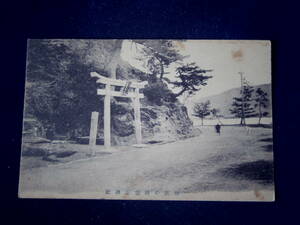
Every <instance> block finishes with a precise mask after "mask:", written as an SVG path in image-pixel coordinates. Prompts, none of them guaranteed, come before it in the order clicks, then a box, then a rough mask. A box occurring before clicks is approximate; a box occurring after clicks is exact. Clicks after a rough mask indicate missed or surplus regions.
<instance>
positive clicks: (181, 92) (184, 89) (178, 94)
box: [174, 88, 186, 98]
mask: <svg viewBox="0 0 300 225" xmlns="http://www.w3.org/2000/svg"><path fill="white" fill-rule="evenodd" d="M185 91H186V88H183V89H182V90H181V91H180V92H179V93H177V94H174V95H175V98H177V97H178V96H180V95H182V94H183V93H184V92H185Z"/></svg>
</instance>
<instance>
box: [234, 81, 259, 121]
mask: <svg viewBox="0 0 300 225" xmlns="http://www.w3.org/2000/svg"><path fill="white" fill-rule="evenodd" d="M253 91H254V89H253V87H252V86H250V85H249V84H247V83H246V82H244V84H243V86H242V89H241V96H240V97H234V98H233V103H232V108H231V109H230V112H231V113H232V114H234V115H235V117H237V118H241V122H240V125H242V126H243V125H246V118H249V117H253V116H255V115H256V113H255V110H254V108H253V106H252V104H251V102H252V93H253Z"/></svg>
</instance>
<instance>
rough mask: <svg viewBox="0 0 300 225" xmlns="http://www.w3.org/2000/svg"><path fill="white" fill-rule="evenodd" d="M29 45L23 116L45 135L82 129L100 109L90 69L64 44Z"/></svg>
mask: <svg viewBox="0 0 300 225" xmlns="http://www.w3.org/2000/svg"><path fill="white" fill-rule="evenodd" d="M29 44H30V46H29V52H28V66H27V86H26V104H25V115H26V116H29V117H30V116H33V117H35V118H37V119H38V120H39V121H41V122H42V124H43V126H44V127H45V128H46V129H47V130H48V133H53V132H57V133H65V132H66V131H70V130H74V129H76V128H81V129H84V127H82V124H83V123H87V124H88V122H85V121H89V120H90V113H91V112H92V111H95V110H97V111H99V109H100V108H101V107H100V102H99V97H98V96H97V95H96V93H95V91H96V84H95V82H94V80H92V79H91V78H90V76H89V72H90V70H89V68H90V65H89V64H84V63H82V60H81V59H80V56H79V55H77V54H74V52H73V51H72V49H71V48H70V47H69V46H67V45H65V44H63V43H57V42H53V41H51V40H31V41H30V43H29ZM83 121H84V122H83Z"/></svg>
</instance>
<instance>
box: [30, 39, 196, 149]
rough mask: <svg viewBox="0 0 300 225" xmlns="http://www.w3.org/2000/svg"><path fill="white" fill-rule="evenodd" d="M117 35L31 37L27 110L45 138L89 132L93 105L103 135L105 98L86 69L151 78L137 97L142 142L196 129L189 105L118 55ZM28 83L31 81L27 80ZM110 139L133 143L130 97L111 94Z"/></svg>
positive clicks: (179, 135)
mask: <svg viewBox="0 0 300 225" xmlns="http://www.w3.org/2000/svg"><path fill="white" fill-rule="evenodd" d="M120 51H121V43H120V41H118V40H105V41H96V40H70V41H66V40H31V41H30V42H29V49H28V66H27V85H26V99H25V116H26V117H27V118H34V119H36V120H37V121H39V122H40V123H41V124H42V126H43V130H45V131H44V132H40V133H42V134H44V136H45V137H46V138H49V139H56V138H57V137H58V136H60V137H62V136H65V137H66V138H68V139H76V138H78V137H86V136H88V135H89V126H90V116H91V112H92V111H98V112H99V115H100V116H99V126H98V127H99V130H98V136H99V138H100V139H101V138H102V137H103V98H102V97H100V96H97V95H96V89H97V87H99V86H98V85H97V84H96V82H95V79H92V78H91V77H90V72H93V71H95V72H98V73H100V74H102V75H104V76H107V77H114V76H115V77H116V79H123V80H135V81H149V82H148V85H147V86H146V88H145V89H144V95H145V98H144V99H142V101H141V118H142V134H143V138H144V141H145V142H160V141H171V140H177V139H181V138H185V137H189V136H193V135H194V134H195V132H194V130H193V126H192V122H191V120H190V119H189V117H188V114H187V109H186V108H185V107H184V106H183V105H182V104H180V103H179V101H178V100H177V99H174V98H172V96H171V94H170V93H171V91H170V90H169V89H168V88H167V86H166V85H165V84H164V83H163V82H162V81H161V80H156V81H153V79H150V77H151V75H149V74H145V73H143V72H141V71H139V70H137V69H135V68H133V67H132V66H130V65H129V64H128V63H126V62H125V61H124V60H122V58H120ZM29 84H30V85H29ZM111 107H112V108H111V112H112V121H111V126H112V142H113V144H117V145H127V144H133V143H135V134H134V111H133V106H132V103H131V101H130V99H127V98H114V99H112V106H111Z"/></svg>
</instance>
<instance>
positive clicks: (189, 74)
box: [169, 63, 212, 97]
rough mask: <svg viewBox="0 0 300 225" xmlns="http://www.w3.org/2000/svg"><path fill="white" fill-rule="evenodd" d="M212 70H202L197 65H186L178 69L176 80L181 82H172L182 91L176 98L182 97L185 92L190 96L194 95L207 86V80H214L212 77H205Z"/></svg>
mask: <svg viewBox="0 0 300 225" xmlns="http://www.w3.org/2000/svg"><path fill="white" fill-rule="evenodd" d="M211 71H212V70H204V69H200V68H199V67H198V66H197V65H196V63H188V64H186V65H183V66H180V67H177V68H176V74H177V76H176V78H178V79H179V81H174V82H171V81H169V82H170V83H171V84H173V85H174V87H176V88H180V89H181V90H180V91H179V92H178V93H176V94H175V97H178V96H180V95H182V94H183V93H184V92H188V94H189V95H192V94H193V93H194V92H196V91H199V90H200V86H205V85H207V80H208V79H210V78H212V76H207V75H205V74H206V73H208V72H211Z"/></svg>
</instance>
